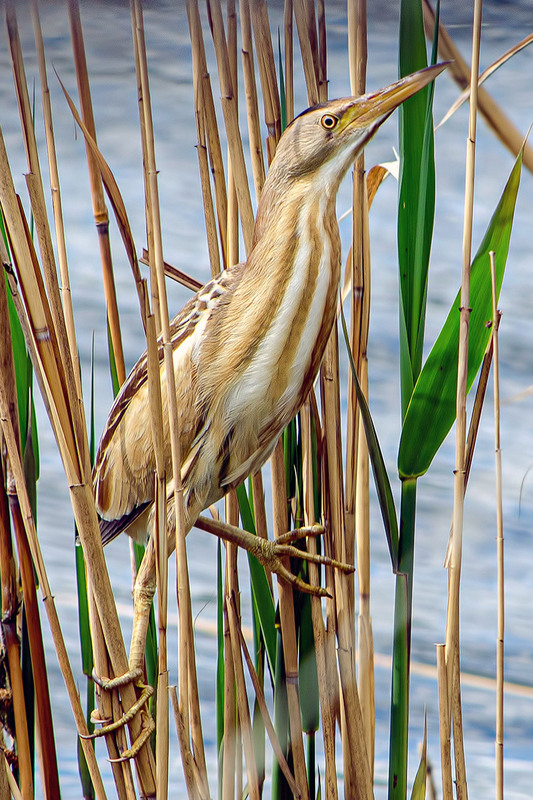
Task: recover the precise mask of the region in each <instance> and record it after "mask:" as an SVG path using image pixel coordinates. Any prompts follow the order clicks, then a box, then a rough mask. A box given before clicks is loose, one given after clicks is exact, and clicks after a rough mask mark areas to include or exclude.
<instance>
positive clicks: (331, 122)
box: [320, 114, 339, 131]
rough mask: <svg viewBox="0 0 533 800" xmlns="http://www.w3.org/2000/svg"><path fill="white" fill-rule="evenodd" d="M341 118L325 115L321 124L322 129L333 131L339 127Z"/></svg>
mask: <svg viewBox="0 0 533 800" xmlns="http://www.w3.org/2000/svg"><path fill="white" fill-rule="evenodd" d="M338 121H339V118H338V117H336V116H335V115H334V114H324V116H323V117H322V119H321V120H320V122H321V123H322V127H323V128H325V129H326V130H327V131H332V130H333V128H334V127H335V126H336V125H337V123H338Z"/></svg>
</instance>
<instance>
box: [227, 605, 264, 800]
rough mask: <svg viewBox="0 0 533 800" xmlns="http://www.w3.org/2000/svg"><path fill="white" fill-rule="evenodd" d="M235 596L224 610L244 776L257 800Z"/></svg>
mask: <svg viewBox="0 0 533 800" xmlns="http://www.w3.org/2000/svg"><path fill="white" fill-rule="evenodd" d="M234 598H235V596H234V595H233V594H232V595H230V596H229V597H226V608H227V614H228V622H229V631H230V643H231V651H232V655H233V666H234V671H235V672H234V674H235V685H236V690H237V691H236V700H237V708H238V713H239V727H240V730H241V732H242V740H243V746H244V755H245V758H246V774H247V776H248V794H249V796H250V798H251V799H252V800H259V798H260V797H261V792H260V790H259V776H258V774H257V763H256V757H255V748H254V740H253V731H252V724H251V717H250V708H249V706H248V696H247V693H246V682H245V679H244V668H243V663H242V654H241V652H242V651H241V643H240V639H239V629H240V619H238V612H237V609H236V607H235V600H234Z"/></svg>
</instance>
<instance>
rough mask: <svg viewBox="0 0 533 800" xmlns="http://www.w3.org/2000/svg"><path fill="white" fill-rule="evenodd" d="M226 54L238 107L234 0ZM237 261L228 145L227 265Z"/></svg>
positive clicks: (235, 211) (236, 205)
mask: <svg viewBox="0 0 533 800" xmlns="http://www.w3.org/2000/svg"><path fill="white" fill-rule="evenodd" d="M232 11H233V13H232ZM227 16H228V23H227V31H228V34H227V54H228V65H229V70H230V76H231V84H232V86H233V87H234V89H233V90H234V99H235V104H236V105H237V107H238V104H239V99H238V92H237V28H236V23H237V19H236V16H235V3H234V0H229V2H228V3H227ZM238 263H239V203H238V198H237V189H236V186H235V179H234V169H233V161H232V157H231V147H230V146H229V145H228V265H229V266H233V264H238Z"/></svg>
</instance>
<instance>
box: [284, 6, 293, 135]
mask: <svg viewBox="0 0 533 800" xmlns="http://www.w3.org/2000/svg"><path fill="white" fill-rule="evenodd" d="M292 28H293V0H285V8H284V16H283V30H284V44H285V61H284V63H285V108H286V111H287V122H289V121H290V120H292V119H293V118H294V42H293V30H292Z"/></svg>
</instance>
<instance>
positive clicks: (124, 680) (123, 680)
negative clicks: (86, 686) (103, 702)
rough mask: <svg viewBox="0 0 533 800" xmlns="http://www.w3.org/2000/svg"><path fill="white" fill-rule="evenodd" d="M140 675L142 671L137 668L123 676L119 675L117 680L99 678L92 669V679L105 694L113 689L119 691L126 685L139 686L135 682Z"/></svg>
mask: <svg viewBox="0 0 533 800" xmlns="http://www.w3.org/2000/svg"><path fill="white" fill-rule="evenodd" d="M141 675H142V669H141V668H140V667H138V668H137V669H130V670H129V672H125V673H124V675H119V676H118V678H101V677H100V676H99V675H97V674H96V672H95V671H94V669H93V674H92V679H93V681H94V682H95V683H97V684H98V686H100V687H101V688H102V689H105V691H106V692H110V691H112V690H113V689H120V687H121V686H126V685H127V684H128V683H135V685H137V686H138V685H140V684H138V683H137V681H138V680H139V678H140V677H141Z"/></svg>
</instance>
